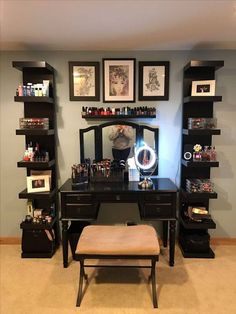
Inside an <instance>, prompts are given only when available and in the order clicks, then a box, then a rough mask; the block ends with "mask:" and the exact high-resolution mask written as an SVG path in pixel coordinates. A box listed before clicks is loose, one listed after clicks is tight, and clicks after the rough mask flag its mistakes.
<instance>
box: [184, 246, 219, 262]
mask: <svg viewBox="0 0 236 314" xmlns="http://www.w3.org/2000/svg"><path fill="white" fill-rule="evenodd" d="M179 247H180V250H181V252H182V254H183V257H186V258H215V253H214V252H213V251H212V249H211V248H209V251H208V252H206V253H193V252H186V251H184V249H183V247H182V245H181V243H179Z"/></svg>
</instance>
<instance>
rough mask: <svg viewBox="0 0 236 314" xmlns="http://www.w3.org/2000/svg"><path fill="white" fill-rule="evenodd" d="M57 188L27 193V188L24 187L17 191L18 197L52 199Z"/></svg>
mask: <svg viewBox="0 0 236 314" xmlns="http://www.w3.org/2000/svg"><path fill="white" fill-rule="evenodd" d="M56 192H57V190H56V189H54V190H51V191H50V192H37V193H28V192H27V189H24V190H23V191H22V192H20V193H19V198H20V199H52V198H53V197H54V196H55V195H56Z"/></svg>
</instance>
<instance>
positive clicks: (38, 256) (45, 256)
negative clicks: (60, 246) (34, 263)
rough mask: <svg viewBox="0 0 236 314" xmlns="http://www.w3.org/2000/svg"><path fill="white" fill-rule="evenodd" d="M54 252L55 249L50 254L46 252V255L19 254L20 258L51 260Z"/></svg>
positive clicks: (43, 253)
mask: <svg viewBox="0 0 236 314" xmlns="http://www.w3.org/2000/svg"><path fill="white" fill-rule="evenodd" d="M55 251H56V248H54V249H53V250H52V251H51V252H48V253H45V252H42V253H37V252H35V253H32V252H31V253H24V252H22V253H21V257H22V258H51V257H53V255H54V253H55Z"/></svg>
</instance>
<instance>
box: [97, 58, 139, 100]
mask: <svg viewBox="0 0 236 314" xmlns="http://www.w3.org/2000/svg"><path fill="white" fill-rule="evenodd" d="M103 101H104V102H135V59H103Z"/></svg>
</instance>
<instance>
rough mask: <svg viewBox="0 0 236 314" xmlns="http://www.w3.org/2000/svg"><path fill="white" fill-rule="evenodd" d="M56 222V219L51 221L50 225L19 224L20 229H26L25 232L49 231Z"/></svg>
mask: <svg viewBox="0 0 236 314" xmlns="http://www.w3.org/2000/svg"><path fill="white" fill-rule="evenodd" d="M55 222H56V217H54V218H53V219H52V221H51V222H50V223H45V224H43V223H31V222H24V221H22V223H21V224H20V228H21V229H25V230H26V229H27V230H50V229H52V228H53V226H54V224H55Z"/></svg>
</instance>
